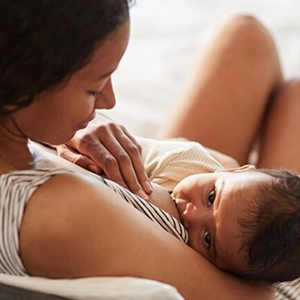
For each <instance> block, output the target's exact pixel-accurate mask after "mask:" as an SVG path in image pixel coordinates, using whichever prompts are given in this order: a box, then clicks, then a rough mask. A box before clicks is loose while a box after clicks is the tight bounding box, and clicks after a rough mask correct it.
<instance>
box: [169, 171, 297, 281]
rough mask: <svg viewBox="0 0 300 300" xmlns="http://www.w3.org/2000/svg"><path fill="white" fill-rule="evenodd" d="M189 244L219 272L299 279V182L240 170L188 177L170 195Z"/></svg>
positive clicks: (283, 173)
mask: <svg viewBox="0 0 300 300" xmlns="http://www.w3.org/2000/svg"><path fill="white" fill-rule="evenodd" d="M173 198H174V199H175V202H176V204H177V209H178V212H179V215H180V218H181V221H182V223H183V225H184V226H185V227H186V229H187V231H188V233H189V245H190V246H191V247H192V248H194V249H195V250H196V251H197V252H199V253H200V254H202V255H203V256H205V257H206V258H207V259H208V260H210V261H211V262H212V263H214V264H215V265H216V266H218V267H219V268H221V269H223V270H226V271H229V272H232V273H235V274H236V275H239V276H241V277H244V278H249V279H255V280H265V281H268V282H270V283H275V282H279V281H287V280H293V279H295V278H298V277H299V276H300V255H299V253H300V178H299V177H298V176H297V175H295V174H293V173H291V172H289V171H282V170H267V169H258V170H255V169H250V168H247V167H246V168H243V169H238V170H235V171H234V172H218V173H211V174H199V175H193V176H190V177H188V178H186V179H184V180H183V181H181V182H180V183H179V184H178V185H177V186H176V187H175V188H174V191H173Z"/></svg>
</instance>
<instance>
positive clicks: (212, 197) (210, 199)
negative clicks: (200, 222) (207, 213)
mask: <svg viewBox="0 0 300 300" xmlns="http://www.w3.org/2000/svg"><path fill="white" fill-rule="evenodd" d="M215 198H216V191H215V189H213V190H212V191H211V192H210V193H209V194H208V197H207V206H211V205H212V204H213V203H214V201H215Z"/></svg>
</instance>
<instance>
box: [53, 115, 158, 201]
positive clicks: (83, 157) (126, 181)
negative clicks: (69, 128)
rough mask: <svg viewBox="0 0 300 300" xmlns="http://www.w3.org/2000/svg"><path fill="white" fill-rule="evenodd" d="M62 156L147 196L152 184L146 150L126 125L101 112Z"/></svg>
mask: <svg viewBox="0 0 300 300" xmlns="http://www.w3.org/2000/svg"><path fill="white" fill-rule="evenodd" d="M57 152H58V155H59V156H61V157H63V158H65V159H67V160H69V161H71V162H73V163H75V164H77V165H79V166H81V167H83V168H85V169H88V170H90V171H92V172H94V173H97V174H105V176H106V177H107V178H108V179H110V180H112V181H114V182H116V183H118V184H120V185H122V186H124V187H126V188H128V189H129V190H130V191H132V192H133V193H135V194H137V195H139V196H140V197H142V198H144V199H148V196H147V194H151V193H152V187H151V184H150V182H149V179H148V176H147V174H146V172H145V169H144V166H143V163H142V156H141V153H142V149H141V146H140V145H139V144H138V143H137V141H136V140H135V138H134V137H133V136H132V135H131V134H130V133H129V132H128V131H127V130H126V128H125V127H124V126H122V125H119V124H116V123H115V122H113V121H112V120H111V119H108V118H107V117H105V116H103V115H98V116H97V118H96V120H94V121H93V122H91V123H90V124H89V125H88V126H87V127H86V128H85V129H82V130H79V131H78V132H77V133H76V134H75V136H74V137H73V138H72V139H71V140H70V141H69V142H68V143H66V144H65V145H61V146H58V147H57Z"/></svg>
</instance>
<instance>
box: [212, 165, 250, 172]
mask: <svg viewBox="0 0 300 300" xmlns="http://www.w3.org/2000/svg"><path fill="white" fill-rule="evenodd" d="M251 169H255V166H253V165H243V166H240V167H238V168H231V169H224V170H216V171H215V172H242V171H247V170H251Z"/></svg>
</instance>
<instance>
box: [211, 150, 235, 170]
mask: <svg viewBox="0 0 300 300" xmlns="http://www.w3.org/2000/svg"><path fill="white" fill-rule="evenodd" d="M205 149H206V150H207V151H208V153H209V154H210V155H211V156H212V157H213V158H215V159H216V160H217V161H218V162H219V163H221V164H222V165H223V167H224V168H225V169H231V168H238V167H240V165H239V163H238V162H237V161H236V160H235V159H234V158H233V157H231V156H229V155H226V154H224V153H221V152H219V151H217V150H213V149H210V148H206V147H205Z"/></svg>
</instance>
